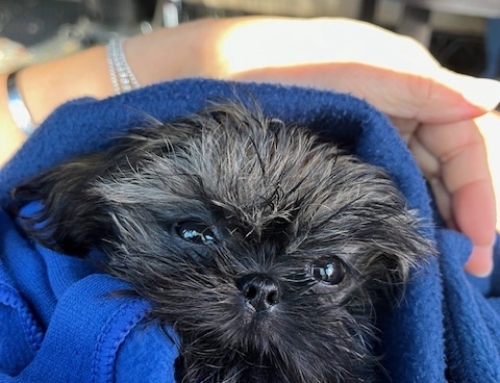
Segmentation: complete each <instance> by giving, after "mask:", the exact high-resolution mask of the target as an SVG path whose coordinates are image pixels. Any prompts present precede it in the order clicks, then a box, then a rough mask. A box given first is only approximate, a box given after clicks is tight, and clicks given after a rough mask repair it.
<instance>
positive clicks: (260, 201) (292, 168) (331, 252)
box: [14, 103, 433, 383]
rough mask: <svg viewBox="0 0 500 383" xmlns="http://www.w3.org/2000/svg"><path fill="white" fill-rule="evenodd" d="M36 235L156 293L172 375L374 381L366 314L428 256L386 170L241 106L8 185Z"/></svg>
mask: <svg viewBox="0 0 500 383" xmlns="http://www.w3.org/2000/svg"><path fill="white" fill-rule="evenodd" d="M14 196H15V198H16V199H17V201H18V202H19V203H27V202H29V201H41V202H42V205H43V209H42V210H41V211H40V213H39V214H38V215H36V216H34V217H29V218H27V217H25V218H24V226H25V227H26V230H27V231H28V233H29V234H30V235H31V236H32V237H33V238H34V239H35V240H36V241H38V242H39V243H41V244H43V245H45V246H47V247H49V248H52V249H54V250H56V251H59V252H62V253H65V254H69V255H75V256H80V257H86V256H88V253H89V250H91V249H97V250H99V251H100V252H101V253H102V254H103V259H104V261H103V262H102V267H103V268H104V270H105V271H106V272H109V273H110V274H112V275H114V276H116V277H118V278H121V279H123V280H125V281H128V282H130V283H131V284H132V286H133V288H134V289H135V292H136V293H137V294H138V295H140V296H142V297H145V298H147V299H149V300H151V301H152V302H153V303H154V310H153V312H152V313H151V318H154V319H156V320H157V321H158V322H160V323H161V324H169V325H171V326H173V328H174V329H175V330H176V332H177V333H178V334H179V336H180V340H181V341H180V345H179V347H180V357H179V359H178V360H177V363H176V368H177V378H178V380H179V382H182V383H198V382H215V383H217V382H224V383H243V382H244V383H264V382H269V383H273V382H274V383H278V382H279V383H284V382H287V383H318V382H328V383H336V382H337V383H340V382H342V383H350V382H357V383H360V382H370V381H372V380H373V367H374V365H375V364H376V356H374V355H373V354H374V353H373V351H372V345H373V342H374V338H375V329H374V326H373V322H374V314H375V311H374V308H375V307H377V304H378V302H380V300H381V298H383V301H384V302H387V301H388V300H389V301H391V300H394V299H395V298H397V297H396V294H397V292H398V291H399V290H400V289H399V287H400V286H403V285H404V284H405V283H406V282H407V281H408V277H409V270H410V268H411V267H412V266H414V265H415V264H416V263H417V262H419V261H421V260H424V259H425V258H426V257H427V256H428V255H429V254H432V253H433V249H432V245H431V244H430V243H429V242H428V241H427V240H426V239H424V238H423V237H422V235H421V234H420V232H419V230H420V228H419V221H418V219H417V218H416V216H415V214H414V213H413V212H411V211H409V210H408V208H407V206H406V203H405V199H404V198H403V196H402V195H401V194H400V192H399V191H398V189H397V187H396V186H395V185H394V184H393V182H392V181H391V180H390V179H389V177H388V176H387V175H386V174H385V173H384V171H382V170H381V169H379V168H377V167H375V166H372V165H369V164H366V163H363V162H361V161H360V160H359V159H357V158H355V157H354V156H352V155H349V154H347V153H345V152H343V151H342V150H340V149H339V148H338V147H337V146H336V145H335V144H334V143H332V142H330V141H328V140H326V139H325V138H323V137H322V136H321V135H320V134H318V133H317V132H314V131H312V130H310V129H308V128H306V127H301V126H295V125H288V126H287V125H286V124H284V123H283V122H282V121H280V120H278V119H273V118H267V117H264V116H263V115H262V113H261V112H259V111H252V112H251V111H249V110H248V109H246V108H245V107H243V106H241V105H239V104H237V103H226V104H221V105H215V106H212V107H210V108H207V109H206V110H203V111H201V112H200V113H198V114H195V115H193V116H191V117H189V118H186V119H183V120H180V121H177V122H175V123H172V124H165V125H162V126H154V127H146V128H140V129H135V130H133V131H132V132H130V133H129V134H128V135H126V136H125V137H122V138H120V139H118V140H116V141H115V142H114V143H113V145H111V146H110V147H109V149H107V150H104V151H102V152H98V153H93V154H89V155H86V156H83V157H81V158H78V159H75V160H73V161H71V162H69V163H66V164H63V165H60V166H57V167H55V168H53V169H51V170H49V171H48V172H46V173H45V174H42V175H40V176H38V177H36V178H34V179H32V180H30V181H29V182H27V183H26V184H24V185H22V186H20V187H19V188H17V189H16V190H15V191H14Z"/></svg>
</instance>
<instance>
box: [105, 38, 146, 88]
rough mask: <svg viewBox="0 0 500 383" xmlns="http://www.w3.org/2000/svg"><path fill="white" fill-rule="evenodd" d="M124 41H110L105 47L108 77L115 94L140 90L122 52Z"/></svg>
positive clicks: (118, 39)
mask: <svg viewBox="0 0 500 383" xmlns="http://www.w3.org/2000/svg"><path fill="white" fill-rule="evenodd" d="M124 41H125V39H123V38H116V39H112V40H111V41H110V42H109V43H108V45H107V47H106V51H107V55H108V67H109V75H110V78H111V83H112V84H113V89H114V90H115V94H120V93H123V92H129V91H131V90H132V89H138V88H140V84H139V82H138V81H137V78H136V77H135V75H134V73H133V72H132V69H130V66H129V65H128V62H127V58H126V57H125V52H124V51H123V43H124Z"/></svg>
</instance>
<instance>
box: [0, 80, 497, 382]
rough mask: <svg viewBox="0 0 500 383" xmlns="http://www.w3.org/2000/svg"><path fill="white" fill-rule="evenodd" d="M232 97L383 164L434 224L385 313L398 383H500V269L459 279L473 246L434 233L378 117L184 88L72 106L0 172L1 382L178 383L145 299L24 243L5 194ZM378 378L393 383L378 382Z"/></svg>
mask: <svg viewBox="0 0 500 383" xmlns="http://www.w3.org/2000/svg"><path fill="white" fill-rule="evenodd" d="M235 95H238V98H239V99H240V100H241V99H245V98H248V99H251V100H257V101H258V102H259V104H261V105H262V107H263V110H264V113H265V114H268V115H272V116H277V117H279V118H281V119H283V120H285V121H294V122H297V123H300V124H304V125H308V126H311V127H312V128H316V129H321V130H323V131H327V132H328V133H329V134H330V136H331V138H332V139H334V140H337V141H340V142H342V143H345V144H348V145H349V146H350V147H352V148H353V151H354V152H355V153H356V154H357V155H358V156H360V157H361V158H363V159H364V160H365V161H367V162H370V163H372V164H375V165H380V166H383V167H384V168H386V169H387V170H388V172H389V174H390V175H391V177H392V178H393V179H394V181H395V182H396V183H397V185H398V186H399V188H400V189H401V190H402V192H403V193H404V194H405V196H406V197H407V199H408V201H409V204H410V206H411V207H412V208H415V209H418V210H419V212H420V215H421V216H422V217H423V218H424V219H426V220H432V221H433V222H435V223H436V227H435V228H431V229H429V230H428V231H427V232H426V235H428V236H429V237H430V238H433V239H435V241H436V242H437V244H438V248H439V253H440V254H439V257H438V258H436V259H432V260H431V261H430V262H428V263H426V264H424V265H422V266H421V267H420V268H419V269H418V270H416V271H415V272H414V273H413V277H412V281H411V284H410V286H409V288H408V290H407V292H406V295H405V299H404V301H403V302H402V303H401V304H400V305H399V306H398V307H396V309H395V310H394V311H393V312H390V313H389V312H385V313H380V317H381V318H380V323H381V329H382V335H381V339H382V350H381V351H382V353H383V355H384V359H383V365H384V367H385V369H386V370H387V373H388V375H389V376H390V377H391V378H390V379H392V380H391V381H392V382H395V383H398V382H402V383H403V382H404V383H410V382H425V383H430V382H432V383H437V382H445V381H446V380H447V379H449V381H452V382H500V321H499V320H500V300H499V299H498V298H497V295H498V293H499V292H500V286H499V285H500V284H499V282H500V275H499V273H500V271H499V270H498V268H497V269H496V270H495V272H494V273H493V275H492V276H491V277H490V278H485V279H477V278H473V277H470V276H468V275H466V274H464V272H463V271H462V269H463V265H464V263H465V261H466V259H467V256H468V254H469V252H470V249H471V243H470V241H469V240H468V239H467V238H465V237H464V236H462V235H461V234H459V233H456V232H453V231H449V230H446V229H444V228H442V227H440V226H439V219H438V217H437V215H436V213H435V210H434V209H433V207H432V206H433V204H432V197H431V196H430V195H429V193H428V190H427V188H426V185H425V182H424V180H423V178H422V175H421V173H420V171H419V169H418V168H417V166H416V164H415V163H414V161H413V159H412V157H411V155H410V153H409V152H408V151H407V148H406V146H405V144H404V143H403V142H402V141H401V139H400V138H399V136H398V134H397V132H396V131H395V129H394V128H393V127H391V126H390V124H389V122H388V120H387V119H386V118H385V117H384V116H383V115H381V114H380V113H378V112H377V111H376V110H374V109H373V108H372V107H370V106H369V105H367V104H366V103H365V102H363V101H360V100H358V99H355V98H353V97H351V96H349V95H344V94H334V93H329V92H320V91H315V90H310V89H299V88H285V87H278V86H271V85H254V84H228V83H223V82H217V81H208V80H182V81H176V82H171V83H165V84H161V85H157V86H153V87H148V88H145V89H141V90H139V91H135V92H131V93H128V94H124V95H121V96H117V97H112V98H109V99H107V100H104V101H95V100H90V99H85V100H79V101H75V102H72V103H69V104H67V105H65V106H63V107H61V108H59V109H58V110H57V111H55V112H54V113H53V114H52V115H51V116H50V117H49V118H48V119H47V121H46V122H45V123H44V124H43V126H42V127H41V128H40V129H39V130H38V131H37V132H35V134H34V135H33V136H32V137H31V138H30V139H29V140H28V141H27V142H26V144H25V145H24V146H23V148H22V149H21V150H20V151H19V152H18V154H17V155H16V156H15V157H14V159H13V160H12V161H11V162H9V163H8V164H7V165H6V166H5V167H4V168H3V169H1V171H0V206H1V207H2V210H1V211H0V246H1V247H0V383H4V382H8V383H11V382H23V383H24V382H172V381H173V361H174V359H175V358H176V356H177V350H176V348H175V346H174V344H173V343H172V341H171V339H172V337H175V335H174V334H171V335H172V337H171V338H169V337H166V336H165V335H164V333H163V332H162V329H159V328H157V327H154V326H145V325H144V324H143V322H142V321H141V320H142V319H143V318H144V317H145V315H146V314H147V312H148V310H149V309H150V306H149V304H148V302H146V301H144V300H142V299H138V298H131V297H119V298H118V297H113V298H112V299H110V298H109V296H108V294H107V293H108V292H112V291H115V290H120V289H123V288H124V283H123V282H121V281H118V280H116V279H114V278H112V277H109V276H107V275H104V274H101V273H99V272H98V271H96V270H94V269H93V268H92V267H91V266H90V265H89V264H87V263H85V262H84V261H82V260H79V259H75V258H72V257H67V256H64V255H61V254H57V253H54V252H52V251H50V250H47V249H44V248H41V247H40V246H38V245H36V244H33V243H32V242H31V241H30V240H29V239H27V238H25V237H24V236H23V233H22V232H21V231H20V230H19V228H18V226H17V225H16V222H15V217H11V216H9V215H7V213H5V211H7V210H8V207H9V204H10V197H9V191H10V190H11V189H12V188H13V187H14V186H15V185H16V184H18V183H19V182H21V181H22V180H24V179H26V178H27V177H30V176H32V175H34V174H37V173H38V172H40V171H41V170H43V169H46V168H48V167H50V166H52V165H54V164H57V163H59V162H61V161H63V160H65V159H67V158H70V157H72V156H75V155H77V154H80V153H83V152H86V151H89V150H94V149H96V148H100V147H102V146H103V145H106V142H107V140H108V139H109V138H110V137H112V136H114V135H116V133H117V132H120V131H124V130H127V129H130V128H131V127H134V126H137V125H142V124H144V123H147V121H148V120H150V118H151V116H153V117H155V118H158V119H160V120H164V121H168V120H172V119H175V118H177V117H179V116H183V115H186V114H189V113H193V112H196V111H198V110H199V109H201V108H203V107H204V106H206V105H207V102H208V101H207V100H212V101H213V100H218V99H220V98H226V99H227V98H234V97H235ZM48 96H49V97H50V95H48ZM252 102H253V101H252ZM499 256H500V248H499V247H498V246H497V248H496V257H497V258H498V257H499ZM167 331H169V330H168V329H167ZM380 381H381V382H384V381H390V380H389V378H388V377H387V376H386V375H384V374H381V376H380Z"/></svg>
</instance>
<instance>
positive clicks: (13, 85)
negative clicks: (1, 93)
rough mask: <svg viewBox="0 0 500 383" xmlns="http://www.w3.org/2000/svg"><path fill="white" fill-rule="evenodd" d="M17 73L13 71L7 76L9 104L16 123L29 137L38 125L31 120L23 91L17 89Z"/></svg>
mask: <svg viewBox="0 0 500 383" xmlns="http://www.w3.org/2000/svg"><path fill="white" fill-rule="evenodd" d="M17 73H18V72H17V71H16V72H12V73H11V74H9V76H8V77H7V97H8V106H9V110H10V113H11V115H12V119H13V120H14V122H15V123H16V125H17V126H18V127H19V129H21V130H22V131H23V132H24V134H25V135H26V136H27V137H29V136H31V135H32V134H33V132H34V131H35V129H36V125H35V124H33V121H31V115H30V112H29V111H28V108H27V107H26V104H25V103H24V100H23V97H22V96H21V93H19V90H18V89H17Z"/></svg>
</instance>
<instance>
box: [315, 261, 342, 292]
mask: <svg viewBox="0 0 500 383" xmlns="http://www.w3.org/2000/svg"><path fill="white" fill-rule="evenodd" d="M310 273H311V275H312V277H313V278H314V279H316V280H317V281H318V282H323V283H327V284H329V285H338V284H339V283H340V282H342V281H343V280H344V277H345V274H346V269H345V265H344V262H342V260H340V259H339V258H331V259H327V260H326V259H325V260H318V261H316V262H315V263H313V264H312V265H311V269H310Z"/></svg>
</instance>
